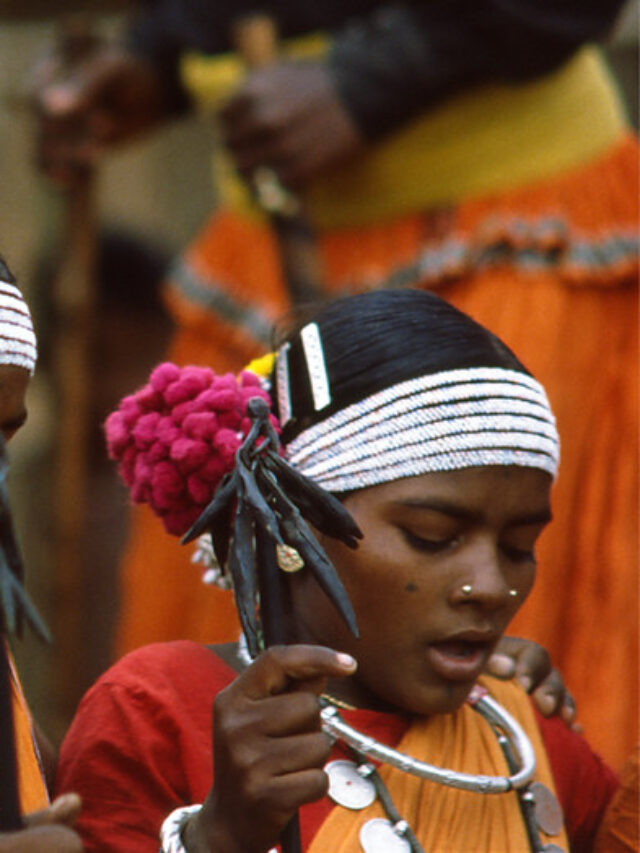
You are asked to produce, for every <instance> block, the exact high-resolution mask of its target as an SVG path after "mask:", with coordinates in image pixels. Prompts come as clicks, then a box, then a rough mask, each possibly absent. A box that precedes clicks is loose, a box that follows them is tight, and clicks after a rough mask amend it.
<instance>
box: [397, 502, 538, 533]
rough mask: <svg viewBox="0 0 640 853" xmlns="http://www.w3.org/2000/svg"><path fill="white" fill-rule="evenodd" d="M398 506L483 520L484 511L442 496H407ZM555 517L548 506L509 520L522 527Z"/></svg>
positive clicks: (511, 524) (509, 524)
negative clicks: (469, 507)
mask: <svg viewBox="0 0 640 853" xmlns="http://www.w3.org/2000/svg"><path fill="white" fill-rule="evenodd" d="M395 503H396V504H397V505H398V506H401V507H404V508H406V509H426V510H432V511H434V512H440V513H442V514H443V515H449V516H451V517H452V518H457V519H460V520H461V521H467V522H478V521H481V520H482V517H483V513H482V512H479V511H476V510H470V509H468V508H466V507H463V506H460V504H457V503H453V502H451V501H447V500H444V499H442V498H407V499H405V500H398V501H395ZM552 518H553V516H552V514H551V510H550V509H549V508H548V507H545V508H544V509H541V510H539V511H536V512H525V513H522V515H516V516H514V517H513V518H510V519H509V521H508V526H509V527H521V526H524V525H528V524H548V523H549V522H550V521H551V519H552Z"/></svg>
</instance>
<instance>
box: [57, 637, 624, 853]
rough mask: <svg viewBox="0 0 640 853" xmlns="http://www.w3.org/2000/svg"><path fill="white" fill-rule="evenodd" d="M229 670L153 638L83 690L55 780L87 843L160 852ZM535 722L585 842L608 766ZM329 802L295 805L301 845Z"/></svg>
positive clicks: (201, 764)
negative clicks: (78, 809) (69, 795)
mask: <svg viewBox="0 0 640 853" xmlns="http://www.w3.org/2000/svg"><path fill="white" fill-rule="evenodd" d="M234 675H235V674H234V672H233V671H232V670H231V669H229V668H228V667H227V666H226V664H224V663H223V662H222V661H220V660H219V659H218V658H217V657H215V655H213V654H212V653H211V652H210V651H209V650H208V649H207V648H205V647H204V646H201V645H199V644H197V643H193V642H190V641H179V642H175V643H158V644H155V645H151V646H146V647H144V648H142V649H139V650H137V651H134V652H132V653H131V654H130V655H127V656H126V657H125V658H123V659H122V660H120V661H119V662H118V663H117V664H116V665H115V666H113V667H112V668H111V669H110V670H109V671H108V672H107V673H105V675H103V676H102V677H101V678H100V679H99V680H98V682H97V683H96V684H95V685H94V686H93V687H92V688H91V690H89V692H88V693H87V694H86V696H85V697H84V699H83V700H82V702H81V704H80V707H79V709H78V712H77V714H76V717H75V719H74V721H73V723H72V725H71V728H70V730H69V732H68V734H67V737H66V738H65V741H64V743H63V745H62V748H61V753H60V762H59V767H58V779H57V783H56V788H57V792H58V793H61V792H63V791H69V790H74V791H77V792H78V793H79V794H80V796H81V797H82V801H83V806H84V807H83V811H82V815H81V818H80V820H79V822H78V830H79V831H80V834H81V835H82V838H83V841H84V843H85V846H86V850H87V851H116V850H117V851H118V853H129V851H130V853H146V851H148V852H149V853H157V851H158V832H159V828H160V825H161V823H162V821H163V819H164V818H165V817H166V815H167V814H168V813H169V812H170V811H172V810H173V809H174V808H176V807H177V806H179V805H185V804H191V803H200V802H202V801H203V799H204V797H205V796H206V794H207V792H208V790H209V788H210V785H211V779H212V767H211V706H212V700H213V697H214V696H215V695H216V693H217V692H218V691H219V690H221V689H222V688H223V687H225V686H226V685H227V684H229V683H230V682H231V681H232V680H233V678H234ZM344 715H345V718H346V719H347V720H348V721H349V722H350V723H352V724H353V725H355V726H357V728H358V729H359V730H360V731H364V732H366V733H367V734H370V735H372V736H374V737H376V738H377V739H379V740H381V741H383V742H385V743H387V744H390V745H395V744H396V743H397V742H398V741H399V740H400V738H401V737H402V735H403V734H404V731H405V729H406V726H407V725H408V720H407V719H405V718H402V717H401V716H398V715H392V714H381V713H377V712H373V711H353V712H344ZM541 730H542V733H543V737H544V740H545V744H546V746H547V751H548V753H549V757H550V760H551V764H552V768H553V773H554V777H555V781H556V786H557V789H558V794H559V797H560V800H561V803H562V806H563V809H564V811H565V818H566V823H567V828H568V832H569V835H570V838H571V840H572V848H571V849H572V851H573V852H574V853H575V851H579V852H580V851H587V850H589V849H590V840H591V838H592V837H593V835H594V833H595V829H596V827H597V825H598V822H599V820H600V817H601V814H602V812H603V810H604V808H605V806H606V804H607V803H608V801H609V800H610V798H611V796H612V795H613V793H614V790H615V788H616V780H615V777H614V774H613V773H612V772H611V771H610V770H609V768H608V767H607V766H606V765H605V764H604V763H603V762H602V761H601V760H600V759H599V758H598V757H597V756H596V755H595V754H594V753H592V752H591V750H590V748H589V747H588V745H587V744H586V742H585V741H584V740H583V739H582V738H580V737H579V736H578V735H576V734H574V733H572V732H570V731H569V730H568V729H567V728H566V727H565V726H564V724H563V723H561V722H560V721H559V720H552V721H548V720H541ZM336 757H339V756H336ZM331 808H333V803H332V802H331V801H329V800H328V799H327V798H325V799H323V800H321V801H319V802H317V803H314V804H311V805H310V806H306V807H304V808H303V809H301V811H300V817H301V829H302V841H303V848H304V849H306V847H307V845H308V843H309V841H310V839H311V838H312V837H313V835H314V834H315V832H316V831H317V828H318V827H319V826H320V824H321V823H322V821H323V820H324V818H325V817H326V815H327V814H328V812H329V810H330V809H331Z"/></svg>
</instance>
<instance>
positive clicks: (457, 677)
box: [427, 640, 492, 681]
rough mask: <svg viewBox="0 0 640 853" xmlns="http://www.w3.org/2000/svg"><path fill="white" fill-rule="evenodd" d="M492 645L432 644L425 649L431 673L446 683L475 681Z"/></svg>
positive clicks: (470, 643) (472, 643) (461, 642)
mask: <svg viewBox="0 0 640 853" xmlns="http://www.w3.org/2000/svg"><path fill="white" fill-rule="evenodd" d="M491 648H492V644H490V643H478V642H467V641H458V640H456V641H450V642H442V643H434V644H432V645H430V646H429V647H428V648H427V658H428V659H429V663H430V664H431V668H432V669H433V671H434V672H435V673H436V674H437V675H439V676H440V677H441V678H445V679H447V680H448V681H475V679H476V678H477V677H478V676H479V675H480V673H481V672H482V670H483V669H484V666H485V664H486V662H487V660H488V658H489V655H490V653H491Z"/></svg>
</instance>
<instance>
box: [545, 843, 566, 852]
mask: <svg viewBox="0 0 640 853" xmlns="http://www.w3.org/2000/svg"><path fill="white" fill-rule="evenodd" d="M541 853H567V851H566V850H565V849H564V847H558V845H557V844H545V845H544V847H543V848H542V850H541Z"/></svg>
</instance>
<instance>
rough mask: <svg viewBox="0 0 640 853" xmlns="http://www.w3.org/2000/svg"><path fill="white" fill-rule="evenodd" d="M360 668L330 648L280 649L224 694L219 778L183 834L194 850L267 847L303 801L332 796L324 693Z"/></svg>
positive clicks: (228, 852)
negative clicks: (322, 701)
mask: <svg viewBox="0 0 640 853" xmlns="http://www.w3.org/2000/svg"><path fill="white" fill-rule="evenodd" d="M355 668H356V662H355V661H354V660H353V658H352V657H351V656H350V655H345V654H341V653H339V652H335V651H333V650H331V649H328V648H325V647H323V646H310V645H309V646H308V645H293V646H274V647H272V648H270V649H268V650H267V651H266V652H264V653H263V654H262V655H260V657H259V658H258V659H257V660H256V661H254V663H253V664H252V665H251V666H250V667H248V668H247V669H246V670H245V671H244V672H243V673H242V674H241V675H240V676H239V677H238V678H237V679H236V680H235V681H234V682H233V683H232V684H231V685H230V686H229V687H227V688H226V689H225V690H223V691H222V692H221V693H220V694H219V695H218V697H217V698H216V701H215V705H214V712H213V743H214V748H213V752H214V766H215V782H214V786H213V788H212V790H211V792H210V794H209V796H208V797H207V800H206V801H205V803H204V806H203V808H202V810H201V812H200V813H199V814H198V815H197V816H196V817H194V818H192V819H191V821H190V822H189V823H188V824H187V827H186V829H185V830H184V832H183V837H184V839H185V845H186V846H187V849H188V850H189V851H196V853H199V851H209V850H215V851H216V853H240V851H242V853H252V851H256V853H257V852H258V851H264V850H267V849H268V848H270V847H272V846H274V845H275V844H276V843H277V840H278V836H279V835H280V833H281V831H282V830H283V829H284V827H285V826H286V824H287V823H288V822H289V820H290V819H291V817H292V816H293V815H294V813H295V811H296V810H297V809H298V807H299V806H301V805H303V804H304V803H308V802H312V801H313V800H317V799H320V798H321V797H323V796H324V795H325V794H326V791H327V785H328V782H327V777H326V775H325V773H324V771H323V769H322V768H323V766H324V764H325V763H326V761H327V759H328V757H329V752H330V749H331V742H330V739H329V737H328V736H327V735H325V734H324V733H323V732H322V730H321V720H320V703H319V701H318V696H319V695H320V693H322V691H323V689H324V686H325V683H326V680H327V678H339V677H341V676H348V675H351V674H352V673H353V672H354V671H355Z"/></svg>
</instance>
